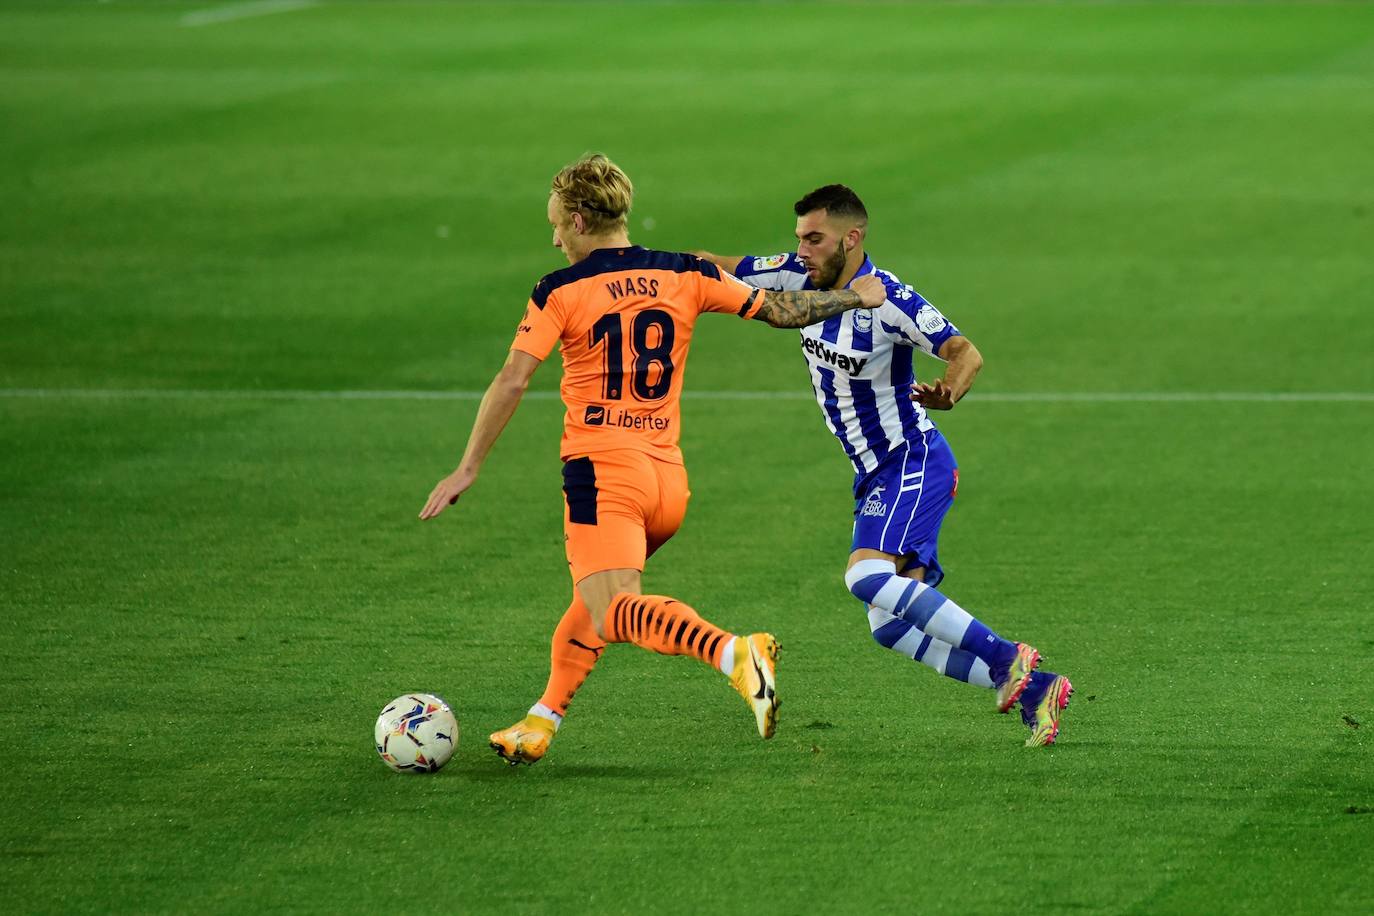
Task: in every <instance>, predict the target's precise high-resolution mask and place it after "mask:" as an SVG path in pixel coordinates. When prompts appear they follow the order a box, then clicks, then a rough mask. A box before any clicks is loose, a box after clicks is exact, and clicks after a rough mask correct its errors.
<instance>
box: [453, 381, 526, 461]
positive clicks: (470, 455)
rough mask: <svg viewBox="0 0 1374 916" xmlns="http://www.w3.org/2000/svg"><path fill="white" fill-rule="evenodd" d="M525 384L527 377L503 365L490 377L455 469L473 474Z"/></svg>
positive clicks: (497, 434)
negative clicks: (465, 446)
mask: <svg viewBox="0 0 1374 916" xmlns="http://www.w3.org/2000/svg"><path fill="white" fill-rule="evenodd" d="M527 384H528V380H527V379H521V378H519V377H518V375H516V374H515V373H512V372H511V371H510V370H509V369H508V368H507V367H502V369H501V371H500V372H498V373H497V374H496V378H494V379H492V382H491V384H490V385H488V386H487V390H486V393H485V394H483V395H482V402H481V403H480V404H479V405H478V406H477V417H476V418H475V419H474V420H473V421H472V432H471V433H469V434H468V444H467V448H465V449H463V458H462V460H461V461H459V462H458V469H459V470H462V471H467V472H468V473H470V474H472V476H474V477H476V476H477V472H478V471H479V470H481V468H482V464H483V462H485V461H486V460H487V454H488V453H489V452H490V451H491V448H492V446H493V445H495V444H496V440H497V439H499V438H500V437H501V433H502V432H503V431H504V430H505V428H506V424H507V423H509V422H510V418H511V417H512V416H514V415H515V410H516V408H517V407H519V406H520V399H521V398H523V397H524V396H525V387H526V385H527Z"/></svg>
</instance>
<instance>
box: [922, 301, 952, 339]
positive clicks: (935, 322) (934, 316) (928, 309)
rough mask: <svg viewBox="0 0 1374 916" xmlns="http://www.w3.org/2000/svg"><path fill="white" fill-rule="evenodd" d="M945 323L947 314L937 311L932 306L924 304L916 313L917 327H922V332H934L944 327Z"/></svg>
mask: <svg viewBox="0 0 1374 916" xmlns="http://www.w3.org/2000/svg"><path fill="white" fill-rule="evenodd" d="M945 324H946V322H945V316H944V315H941V314H940V313H939V312H937V311H935V309H934V308H933V307H932V306H929V305H923V306H921V310H920V311H919V312H917V313H916V327H918V328H920V329H921V333H922V334H934V333H935V332H937V331H939V330H941V329H943V328H944V326H945Z"/></svg>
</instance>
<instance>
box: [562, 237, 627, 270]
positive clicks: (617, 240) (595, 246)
mask: <svg viewBox="0 0 1374 916" xmlns="http://www.w3.org/2000/svg"><path fill="white" fill-rule="evenodd" d="M579 241H580V244H579V245H578V246H577V247H578V252H579V256H578V258H577V260H578V261H581V260H583V259H585V258H586V257H587V256H588V255H589V254H591V253H592V252H593V251H597V250H599V249H602V248H629V247H630V234H629V233H628V232H608V233H606V234H605V235H587V236H583V237H582V238H581V239H580V240H579ZM573 263H574V264H575V263H577V262H576V261H574V262H573Z"/></svg>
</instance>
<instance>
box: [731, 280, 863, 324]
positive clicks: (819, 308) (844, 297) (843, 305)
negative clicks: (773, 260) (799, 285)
mask: <svg viewBox="0 0 1374 916" xmlns="http://www.w3.org/2000/svg"><path fill="white" fill-rule="evenodd" d="M861 305H863V302H862V301H861V300H860V299H859V294H858V293H856V292H854V291H853V290H852V289H815V290H784V291H781V292H779V291H777V290H766V291H765V292H764V294H763V305H761V306H759V310H758V312H756V313H755V314H754V317H755V318H756V319H758V320H759V321H764V322H767V323H768V324H771V325H772V326H773V327H775V328H804V327H806V326H807V325H808V324H815V323H816V322H818V321H824V320H825V319H827V318H829V317H830V316H831V315H838V314H839V313H840V312H844V311H848V310H849V309H856V308H858V307H859V306H861Z"/></svg>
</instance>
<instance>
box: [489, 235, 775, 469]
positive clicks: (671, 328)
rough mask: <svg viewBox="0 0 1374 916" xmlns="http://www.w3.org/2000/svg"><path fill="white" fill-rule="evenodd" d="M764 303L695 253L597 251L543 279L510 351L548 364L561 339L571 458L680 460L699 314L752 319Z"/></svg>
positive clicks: (566, 453) (565, 447) (566, 444)
mask: <svg viewBox="0 0 1374 916" xmlns="http://www.w3.org/2000/svg"><path fill="white" fill-rule="evenodd" d="M762 304H763V294H762V293H761V292H760V291H759V290H757V289H754V288H753V287H751V286H747V285H745V284H744V283H741V282H740V281H738V280H736V279H735V278H734V277H731V276H730V275H729V274H722V273H721V272H720V270H719V269H717V268H716V266H715V265H714V264H712V263H710V262H709V261H703V260H702V259H701V258H698V257H695V256H694V255H690V254H672V253H669V252H666V251H653V250H650V249H647V248H640V247H639V246H638V245H632V246H630V247H629V248H600V249H597V250H596V251H593V252H592V253H591V254H590V255H588V256H587V257H586V258H585V259H583V260H581V261H579V262H577V263H576V264H574V265H572V266H571V267H567V268H564V269H563V270H558V271H554V272H553V273H551V274H549V275H548V276H546V277H544V279H542V280H540V281H539V283H538V285H536V286H535V288H534V292H533V293H531V294H530V301H529V304H528V305H526V306H525V316H524V318H522V319H521V321H520V328H519V330H518V331H516V334H515V342H514V343H513V344H511V348H512V349H514V350H520V351H522V352H524V353H528V354H530V355H531V356H533V357H535V358H536V359H541V360H542V359H544V358H545V357H547V356H548V355H549V352H550V351H551V350H552V349H553V345H554V344H555V343H559V342H561V343H562V345H563V384H562V389H561V390H562V396H563V403H564V404H565V405H566V406H567V413H566V415H565V416H564V419H563V444H562V448H561V453H562V457H563V458H564V459H567V458H569V457H572V456H574V455H586V454H591V453H594V452H601V451H606V450H607V449H619V448H629V449H636V450H639V451H646V452H649V453H650V454H652V455H653V456H654V457H657V458H661V459H664V460H667V461H674V462H677V463H679V464H680V463H681V462H682V453H681V452H680V451H679V450H678V447H677V442H678V433H679V428H680V426H681V411H680V409H679V400H680V399H681V397H682V374H683V371H684V370H685V369H686V367H687V348H688V346H689V345H690V344H691V341H692V328H693V327H694V326H695V324H696V320H697V316H698V315H700V314H701V313H702V312H729V313H731V314H736V315H739V316H740V317H742V318H752V317H754V313H755V312H757V311H758V310H759V307H760V306H761V305H762Z"/></svg>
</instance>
